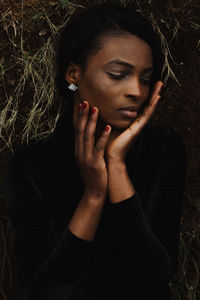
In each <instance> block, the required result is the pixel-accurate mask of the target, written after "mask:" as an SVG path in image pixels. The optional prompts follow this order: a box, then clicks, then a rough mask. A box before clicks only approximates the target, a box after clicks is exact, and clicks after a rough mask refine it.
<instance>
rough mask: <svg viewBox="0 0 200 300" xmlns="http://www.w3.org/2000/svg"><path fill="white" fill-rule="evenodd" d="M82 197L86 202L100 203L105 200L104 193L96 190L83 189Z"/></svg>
mask: <svg viewBox="0 0 200 300" xmlns="http://www.w3.org/2000/svg"><path fill="white" fill-rule="evenodd" d="M83 198H84V200H85V201H86V202H88V203H91V204H92V203H102V202H104V201H105V198H106V195H105V194H103V193H99V192H96V191H90V190H85V191H84V194H83Z"/></svg>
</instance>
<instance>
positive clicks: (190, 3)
mask: <svg viewBox="0 0 200 300" xmlns="http://www.w3.org/2000/svg"><path fill="white" fill-rule="evenodd" d="M0 2H1V3H0V50H1V52H0V95H1V101H0V150H1V155H0V170H1V171H0V299H4V300H20V299H21V297H20V296H19V293H18V288H17V278H16V275H15V270H14V265H13V254H12V239H11V238H12V235H11V226H10V220H9V218H8V216H7V213H6V209H5V205H4V190H3V176H4V172H3V170H4V166H5V163H6V160H7V158H8V157H9V156H10V155H11V153H12V152H13V151H15V149H17V148H18V147H19V146H20V145H21V143H22V141H29V140H31V139H40V138H45V136H47V135H48V133H49V132H51V131H52V130H53V128H54V125H55V123H56V120H57V117H58V116H59V114H60V113H62V111H63V108H64V107H65V105H66V104H65V103H64V102H63V100H62V99H60V97H59V96H58V93H57V91H56V90H55V88H54V81H53V78H54V75H55V73H54V72H55V68H54V64H53V61H54V45H55V43H56V37H57V34H58V30H59V28H61V26H62V24H63V23H64V22H65V21H66V20H67V18H68V17H69V16H70V13H71V12H73V10H74V9H79V7H80V6H88V5H92V3H97V2H98V3H102V2H110V3H112V2H114V3H116V2H118V3H121V4H122V5H127V4H129V5H131V6H133V7H135V8H136V9H137V10H139V11H140V12H141V13H142V14H144V15H145V16H146V17H147V18H149V20H151V22H152V23H153V24H154V26H155V30H157V32H158V33H159V34H160V37H161V40H162V42H163V51H164V53H165V55H166V68H165V71H164V78H165V80H164V81H165V87H164V90H163V92H162V99H161V101H160V102H159V104H158V106H157V110H156V112H155V114H154V116H153V120H152V121H153V122H155V123H157V124H163V125H167V126H170V127H172V128H173V129H175V130H176V131H177V132H178V133H180V134H181V136H182V137H183V138H184V141H185V145H186V148H187V152H188V169H187V179H186V186H185V193H184V205H183V211H182V220H181V236H180V247H179V254H180V255H179V266H178V270H177V272H176V274H175V276H174V278H173V280H172V281H171V283H170V287H171V290H172V292H173V295H174V299H181V300H184V299H187V300H188V299H194V300H198V299H200V255H199V253H200V221H199V220H200V149H199V148H200V147H199V146H200V96H199V95H200V88H199V83H200V71H199V69H200V63H199V59H200V55H199V54H200V2H199V0H196V1H195V0H185V1H184V0H182V1H172V0H171V1H170V0H168V1H155V0H148V1H139V0H136V1H134V0H133V1H128V0H127V1H126V0H125V1H67V0H61V1H53V0H52V1H37V0H35V1H33V0H29V1H17V0H15V1H14V0H13V1H11V0H9V1H8V0H7V1H3V0H0ZM80 30H81V29H80ZM36 103H39V105H38V107H37V109H35V110H34V111H33V110H32V108H33V107H34V106H35V105H36ZM35 107H36V106H35Z"/></svg>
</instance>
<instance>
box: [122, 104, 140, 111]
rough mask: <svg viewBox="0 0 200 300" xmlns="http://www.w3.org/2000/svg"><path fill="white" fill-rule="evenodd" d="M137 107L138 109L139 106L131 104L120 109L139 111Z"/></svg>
mask: <svg viewBox="0 0 200 300" xmlns="http://www.w3.org/2000/svg"><path fill="white" fill-rule="evenodd" d="M139 109H140V108H139V107H136V106H133V105H130V106H126V107H122V108H120V110H125V111H131V112H136V111H139Z"/></svg>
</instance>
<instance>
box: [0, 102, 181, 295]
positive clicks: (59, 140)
mask: <svg viewBox="0 0 200 300" xmlns="http://www.w3.org/2000/svg"><path fill="white" fill-rule="evenodd" d="M72 112H73V109H72V107H71V108H69V109H67V110H66V112H65V113H64V114H63V116H62V117H61V118H60V120H59V122H58V125H57V128H56V130H55V131H54V133H53V134H51V135H50V136H49V137H48V139H47V140H45V141H37V142H31V143H30V144H29V145H28V146H27V145H24V146H22V147H20V149H18V150H16V151H15V153H14V154H13V155H12V156H11V157H10V158H9V159H8V161H7V163H6V168H5V177H4V178H5V179H4V183H5V184H4V186H5V201H6V207H7V211H8V215H9V216H10V219H11V222H12V230H13V245H14V258H15V265H16V272H17V279H18V282H19V286H20V290H21V293H22V295H23V298H24V299H26V300H36V299H37V300H68V299H69V300H83V299H85V300H86V299H88V300H100V299H101V300H102V299H121V300H129V299H136V300H144V299H145V300H146V299H154V300H157V299H159V300H161V299H162V300H169V299H171V294H170V289H169V282H170V280H171V278H172V276H173V274H174V273H175V271H176V268H177V258H178V246H179V234H180V218H181V208H182V202H183V194H184V185H185V177H186V176H185V174H186V167H187V152H186V148H185V144H184V142H183V139H182V137H181V136H180V135H179V134H178V133H177V132H175V131H174V130H173V129H171V128H170V127H166V126H155V125H152V124H150V123H148V124H147V125H146V126H145V127H144V129H143V131H142V132H141V134H140V135H139V137H138V139H137V141H136V142H135V144H134V146H133V147H132V148H131V149H130V151H129V152H128V154H127V157H126V160H125V162H126V165H127V171H128V174H129V177H130V179H131V181H132V182H133V185H134V187H135V189H136V194H135V195H133V196H132V197H130V198H128V199H124V200H123V201H121V202H118V203H110V202H109V195H107V198H106V202H105V205H104V209H103V211H102V215H101V219H100V223H99V225H98V229H97V231H96V235H95V238H94V240H93V241H86V240H83V239H81V238H79V237H77V236H76V235H74V234H73V233H72V232H71V231H70V230H69V229H68V223H69V222H70V220H71V218H72V216H73V214H74V212H75V210H76V208H77V205H78V203H79V201H80V199H81V197H82V195H83V191H84V185H83V181H82V178H81V176H80V173H79V171H78V167H77V165H76V160H75V157H74V149H75V146H74V128H73V123H72Z"/></svg>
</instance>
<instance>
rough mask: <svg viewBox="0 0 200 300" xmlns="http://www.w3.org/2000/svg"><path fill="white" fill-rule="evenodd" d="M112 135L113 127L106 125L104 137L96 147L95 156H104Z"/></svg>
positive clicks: (101, 137)
mask: <svg viewBox="0 0 200 300" xmlns="http://www.w3.org/2000/svg"><path fill="white" fill-rule="evenodd" d="M110 133H111V126H110V125H106V127H105V128H104V131H103V132H102V135H101V136H100V138H99V139H98V141H97V143H96V146H95V147H94V155H96V156H101V157H103V156H104V151H105V147H106V145H107V143H108V139H109V136H110Z"/></svg>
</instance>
